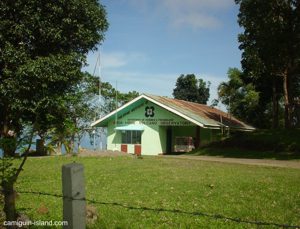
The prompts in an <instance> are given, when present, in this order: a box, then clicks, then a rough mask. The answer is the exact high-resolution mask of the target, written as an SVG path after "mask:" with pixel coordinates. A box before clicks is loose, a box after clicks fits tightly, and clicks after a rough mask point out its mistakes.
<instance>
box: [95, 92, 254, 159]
mask: <svg viewBox="0 0 300 229" xmlns="http://www.w3.org/2000/svg"><path fill="white" fill-rule="evenodd" d="M92 126H97V127H107V149H108V150H118V151H122V152H125V153H132V154H138V155H139V154H143V155H159V154H168V153H171V152H187V151H190V150H192V149H194V148H198V147H199V146H202V145H205V144H207V143H209V142H212V141H216V140H218V139H220V137H221V136H222V133H223V134H224V132H226V131H228V130H233V129H234V130H241V131H251V130H254V128H253V127H251V126H249V125H247V124H245V123H243V122H241V121H239V120H237V119H236V118H234V117H232V116H230V115H229V114H227V113H225V112H223V111H220V110H218V109H216V108H213V107H210V106H206V105H202V104H198V103H192V102H187V101H183V100H177V99H170V98H166V97H161V96H154V95H148V94H142V95H140V96H139V97H137V98H135V99H133V100H132V101H130V102H128V103H127V104H125V105H123V106H121V107H120V108H118V109H116V110H115V111H113V112H111V113H110V114H108V115H106V116H104V117H103V118H100V119H99V120H97V121H95V122H94V123H92Z"/></svg>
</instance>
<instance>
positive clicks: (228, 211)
mask: <svg viewBox="0 0 300 229" xmlns="http://www.w3.org/2000/svg"><path fill="white" fill-rule="evenodd" d="M74 160H75V161H77V162H79V163H83V164H84V166H85V179H86V193H87V198H89V199H94V200H97V201H100V202H105V203H112V202H116V203H119V204H122V205H123V207H120V206H117V205H111V204H92V205H93V206H95V207H96V208H97V211H98V214H99V218H98V221H97V222H96V223H95V224H93V225H89V228H199V227H200V228H203V227H208V228H256V227H257V226H256V225H251V224H247V223H236V222H232V221H230V220H225V219H214V218H211V217H205V216H199V215H193V214H184V213H180V212H176V211H175V212H172V211H162V210H161V211H155V210H141V209H139V210H136V209H130V208H126V206H132V207H137V208H139V207H141V208H142V207H147V208H153V209H166V210H174V209H177V210H180V211H184V212H191V213H192V212H202V213H207V214H220V215H224V216H227V217H233V218H241V219H244V220H250V221H253V220H255V221H267V222H275V223H279V224H292V225H300V217H299V216H300V183H299V181H300V171H299V170H296V169H284V168H272V167H258V166H247V165H236V164H223V163H213V162H204V161H198V160H197V161H193V160H185V159H171V158H162V157H144V158H143V159H137V158H133V157H114V158H109V157H89V158H76V157H75V158H67V157H51V158H29V160H28V161H27V163H26V165H25V170H24V171H23V172H22V175H21V176H20V179H19V180H18V183H17V185H16V188H17V190H19V191H39V192H47V193H54V194H61V166H62V165H63V164H66V163H71V162H73V161H74ZM17 207H18V210H19V211H22V212H24V213H25V214H27V215H28V216H29V217H30V218H31V219H32V220H61V219H62V200H61V199H59V198H55V197H52V196H42V195H32V194H22V193H21V194H20V195H19V197H18V200H17ZM43 208H44V210H41V209H43ZM45 209H48V210H49V211H47V210H45ZM267 228H268V227H267ZM270 228H272V227H270Z"/></svg>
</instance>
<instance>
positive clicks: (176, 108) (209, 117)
mask: <svg viewBox="0 0 300 229" xmlns="http://www.w3.org/2000/svg"><path fill="white" fill-rule="evenodd" d="M143 100H149V101H151V102H153V103H155V104H156V105H158V106H161V107H162V108H164V109H167V110H169V111H170V112H173V113H175V114H177V115H179V116H181V117H182V118H184V119H186V120H188V121H190V122H192V123H194V124H195V125H199V126H201V127H204V128H221V127H229V128H234V129H240V130H254V129H255V128H254V127H252V126H250V125H247V124H246V123H244V122H242V121H240V120H238V119H236V118H234V117H233V116H231V115H229V114H228V113H225V112H223V111H221V110H219V109H216V108H214V107H210V106H207V105H203V104H199V103H193V102H187V101H184V100H178V99H171V98H167V97H163V96H157V95H150V94H142V95H140V96H138V97H137V98H135V99H133V100H132V101H130V102H128V103H127V104H125V105H123V106H121V107H119V108H118V109H116V110H114V111H113V112H111V113H110V114H107V115H106V116H104V117H102V118H100V119H98V120H97V121H95V122H94V123H92V124H91V126H107V124H108V121H109V120H111V119H113V118H114V117H115V115H116V114H117V115H121V114H122V113H126V111H127V110H128V109H130V108H131V107H132V106H137V105H138V104H140V103H141V102H142V101H143Z"/></svg>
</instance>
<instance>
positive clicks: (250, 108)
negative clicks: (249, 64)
mask: <svg viewBox="0 0 300 229" xmlns="http://www.w3.org/2000/svg"><path fill="white" fill-rule="evenodd" d="M227 75H228V81H227V82H222V83H221V84H220V85H219V87H218V95H219V100H220V101H221V102H222V103H223V104H224V105H226V106H227V109H228V111H229V114H231V115H234V116H235V117H237V118H239V119H241V120H244V121H246V122H247V123H250V124H252V125H254V126H256V127H266V123H268V122H265V121H262V120H265V119H266V117H265V115H264V112H265V107H264V106H262V105H261V104H260V93H259V92H257V91H256V90H255V88H254V86H253V85H252V84H251V83H249V84H246V83H244V81H243V73H242V72H241V71H240V70H239V69H237V68H229V70H228V73H227Z"/></svg>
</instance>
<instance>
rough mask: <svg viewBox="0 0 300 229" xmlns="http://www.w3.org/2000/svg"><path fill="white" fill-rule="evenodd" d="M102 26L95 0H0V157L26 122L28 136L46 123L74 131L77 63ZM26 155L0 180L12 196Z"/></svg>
mask: <svg viewBox="0 0 300 229" xmlns="http://www.w3.org/2000/svg"><path fill="white" fill-rule="evenodd" d="M107 28H108V23H107V21H106V13H105V9H104V7H103V6H102V5H101V4H100V3H99V2H98V1H96V0H58V1H41V0H28V1H23V0H15V1H10V0H3V1H0V141H1V143H2V144H1V148H2V149H3V150H4V158H5V157H14V156H15V154H14V153H15V150H16V148H17V147H14V149H12V148H11V147H9V146H10V145H11V144H10V143H7V142H6V140H7V139H9V138H12V139H13V141H15V142H18V141H19V139H20V138H21V136H22V132H24V130H25V129H26V128H27V127H28V126H30V127H31V128H32V129H33V131H32V134H30V137H31V138H32V137H33V134H34V133H35V132H36V131H39V132H40V133H45V132H46V130H48V128H49V126H50V127H52V126H54V128H56V130H60V131H61V132H63V131H65V130H66V129H70V130H72V131H73V132H74V131H75V128H77V126H73V125H71V124H70V123H71V122H72V121H73V119H72V118H73V117H70V116H68V115H70V114H74V111H75V109H73V108H74V106H72V105H74V104H76V103H75V101H77V102H78V103H79V100H80V99H79V98H80V96H78V95H77V94H76V93H79V92H80V89H78V88H77V87H82V81H83V79H84V78H85V74H84V73H82V72H81V68H82V67H83V66H84V64H85V59H86V57H85V56H86V54H87V53H88V51H89V50H96V45H97V44H98V43H100V42H101V41H103V39H104V32H105V31H106V30H107ZM76 88H77V89H76ZM75 94H76V96H75ZM72 95H74V97H73V96H72ZM70 105H71V108H70V107H69V106H70ZM81 108H82V107H81ZM77 110H78V109H77ZM64 112H66V113H65V114H64ZM67 114H68V115H67ZM51 122H52V123H51ZM50 123H51V124H50ZM11 132H13V133H14V135H13V136H11V135H10V134H9V133H11ZM30 140H31V139H30ZM3 144H4V145H3ZM29 146H30V145H29ZM28 151H29V148H27V153H28ZM26 158H27V157H26V155H25V157H24V160H22V163H20V165H19V168H18V169H17V170H16V171H13V172H12V173H6V175H7V176H8V177H7V180H8V182H2V183H1V186H2V188H3V189H6V190H5V192H4V194H5V195H6V197H8V196H9V197H10V199H11V200H13V199H14V198H15V196H14V193H13V184H14V182H15V181H16V179H17V177H18V175H19V172H20V171H21V170H22V166H23V165H24V163H25V161H26ZM3 168H4V169H8V168H6V167H5V166H4V167H3ZM5 199H6V200H7V198H5ZM11 203H13V201H11V202H9V201H8V202H7V203H6V208H5V211H6V216H7V217H8V218H7V220H15V216H16V214H15V212H14V211H15V209H14V206H13V204H11Z"/></svg>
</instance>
